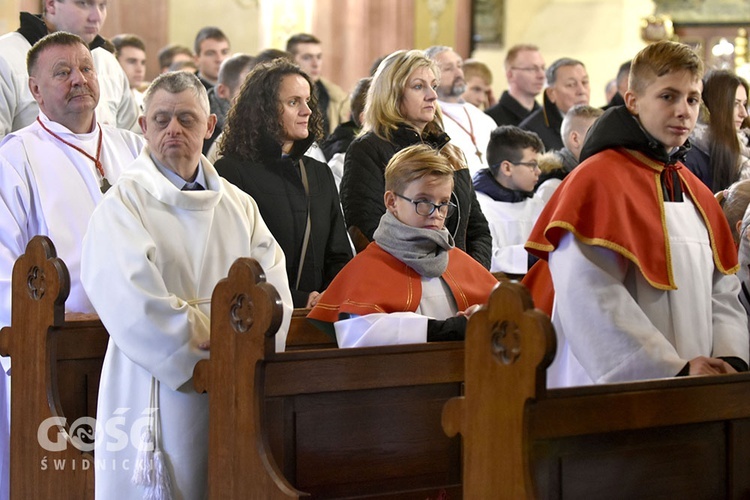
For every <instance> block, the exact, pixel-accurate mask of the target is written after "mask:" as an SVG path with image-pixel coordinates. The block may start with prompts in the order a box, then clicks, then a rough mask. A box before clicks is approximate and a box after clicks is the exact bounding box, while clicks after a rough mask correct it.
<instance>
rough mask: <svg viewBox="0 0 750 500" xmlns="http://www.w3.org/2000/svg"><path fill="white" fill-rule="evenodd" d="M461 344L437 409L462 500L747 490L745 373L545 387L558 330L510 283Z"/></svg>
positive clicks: (749, 439)
mask: <svg viewBox="0 0 750 500" xmlns="http://www.w3.org/2000/svg"><path fill="white" fill-rule="evenodd" d="M467 339H468V340H467V342H466V367H467V369H466V373H465V375H466V382H465V395H464V396H463V397H458V398H454V399H452V400H451V401H450V402H448V403H447V404H446V406H445V408H444V411H443V425H444V428H445V429H446V432H447V433H448V434H449V435H454V434H456V433H461V434H462V437H463V443H464V459H463V487H464V496H465V497H467V498H490V497H491V498H604V497H606V498H642V497H660V498H748V497H750V467H748V465H747V464H749V463H750V399H748V398H747V394H750V374H738V375H731V376H719V377H690V378H680V379H669V380H656V381H645V382H637V383H628V384H612V385H602V386H591V387H579V388H569V389H554V390H547V389H546V379H545V369H546V367H547V366H548V365H549V363H550V362H551V360H552V356H553V354H554V352H555V337H554V334H553V332H552V328H551V325H550V323H549V318H548V317H547V316H546V315H544V314H542V313H541V312H540V311H538V310H534V309H533V305H532V304H531V299H530V297H529V295H528V291H527V290H526V289H525V288H523V287H522V286H520V285H518V284H514V283H503V284H502V285H501V287H499V289H498V290H496V291H495V293H493V296H492V297H491V299H490V304H489V307H488V308H486V309H485V310H483V311H481V312H480V313H477V315H475V317H472V319H471V321H470V323H469V331H468V332H467ZM499 394H502V397H496V396H497V395H499ZM493 396H494V397H493ZM479 408H481V411H478V410H479ZM500 450H502V451H500Z"/></svg>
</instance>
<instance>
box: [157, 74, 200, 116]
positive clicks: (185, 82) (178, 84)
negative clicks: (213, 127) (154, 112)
mask: <svg viewBox="0 0 750 500" xmlns="http://www.w3.org/2000/svg"><path fill="white" fill-rule="evenodd" d="M188 89H189V90H192V91H193V94H195V96H196V97H197V98H198V103H199V104H200V106H201V108H202V109H203V111H205V112H206V116H208V115H209V114H210V113H211V111H210V110H211V108H210V107H209V104H208V94H207V93H206V87H204V86H203V84H202V83H201V81H200V80H199V79H198V77H197V76H195V75H194V74H193V73H188V72H186V71H173V72H170V73H163V74H161V75H159V76H158V77H156V79H155V80H154V81H153V82H151V85H149V87H148V89H147V90H146V95H145V96H144V97H143V112H144V113H148V108H149V105H150V104H151V99H152V98H153V97H154V94H155V93H156V91H157V90H166V91H167V92H169V93H170V94H179V93H180V92H182V91H184V90H188Z"/></svg>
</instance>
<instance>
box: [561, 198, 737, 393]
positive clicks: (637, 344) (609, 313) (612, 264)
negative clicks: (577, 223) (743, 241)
mask: <svg viewBox="0 0 750 500" xmlns="http://www.w3.org/2000/svg"><path fill="white" fill-rule="evenodd" d="M664 207H665V219H666V227H667V233H668V235H669V248H670V250H671V264H672V272H673V275H674V279H675V284H676V285H677V289H676V290H669V291H664V290H658V289H656V288H654V287H652V286H651V285H650V284H649V283H648V282H647V281H646V279H645V278H644V277H643V275H642V274H641V273H640V272H639V271H638V270H637V268H636V267H635V265H633V264H632V263H631V262H630V261H628V260H626V259H625V258H624V257H622V256H620V255H619V254H617V253H615V252H614V251H612V250H609V249H606V248H602V247H599V246H589V245H584V244H582V243H580V242H579V241H578V240H577V239H576V238H575V237H574V236H573V235H572V234H571V233H567V234H565V236H563V238H562V240H561V241H560V244H559V245H558V248H557V249H556V250H555V251H554V252H552V253H550V257H549V266H550V272H551V273H552V280H553V282H554V286H555V304H554V307H553V311H552V322H553V324H554V326H555V331H556V332H557V353H556V355H555V359H554V361H553V362H552V365H551V366H550V367H549V369H548V370H547V385H548V386H549V387H566V386H577V385H589V384H594V383H597V384H600V383H612V382H624V381H632V380H643V379H652V378H665V377H672V376H675V375H677V373H679V372H680V370H682V369H683V367H684V366H685V365H686V364H687V363H688V361H690V360H691V359H693V358H695V357H697V356H711V357H722V356H728V357H729V356H731V357H738V358H741V359H743V360H744V361H745V362H747V361H748V354H750V353H749V351H748V349H749V347H748V346H749V342H748V330H747V318H746V315H745V311H744V309H743V308H742V306H741V305H740V302H739V298H738V294H739V291H740V284H739V280H738V279H737V277H736V276H735V275H724V274H721V273H720V272H719V271H717V270H716V269H715V266H714V261H713V251H712V249H711V245H710V243H709V239H708V232H707V230H706V226H705V224H704V223H703V221H702V219H701V217H700V215H699V214H698V212H697V210H696V208H695V205H693V203H692V202H691V201H690V200H689V199H687V198H686V199H685V201H683V202H681V203H664Z"/></svg>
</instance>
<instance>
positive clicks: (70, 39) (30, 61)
mask: <svg viewBox="0 0 750 500" xmlns="http://www.w3.org/2000/svg"><path fill="white" fill-rule="evenodd" d="M79 43H80V44H81V45H83V46H84V47H86V50H89V46H88V44H87V43H86V42H85V41H84V40H83V38H81V37H80V36H78V35H74V34H73V33H68V32H67V31H55V32H54V33H50V34H49V35H47V36H45V37H43V38H41V39H40V40H39V41H38V42H36V43H35V44H34V46H33V47H31V49H29V51H28V52H27V53H26V72H27V73H28V74H29V75H32V76H33V74H34V71H35V70H36V63H37V62H38V61H39V56H40V55H41V54H42V52H44V51H45V50H46V49H47V48H48V47H55V46H73V45H77V44H79Z"/></svg>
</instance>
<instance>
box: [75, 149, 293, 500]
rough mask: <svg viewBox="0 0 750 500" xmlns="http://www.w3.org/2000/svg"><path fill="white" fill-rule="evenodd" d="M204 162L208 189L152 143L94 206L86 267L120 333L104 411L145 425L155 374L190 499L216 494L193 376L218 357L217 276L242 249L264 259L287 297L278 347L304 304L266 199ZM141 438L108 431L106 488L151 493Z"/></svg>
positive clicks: (168, 440) (124, 494) (100, 486)
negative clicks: (179, 180) (174, 169)
mask: <svg viewBox="0 0 750 500" xmlns="http://www.w3.org/2000/svg"><path fill="white" fill-rule="evenodd" d="M201 164H202V167H203V171H204V175H205V178H206V182H207V184H208V186H207V188H208V189H207V190H205V191H180V190H179V189H178V188H177V187H175V186H174V185H173V184H172V183H171V182H170V181H169V180H168V179H167V178H166V177H164V176H163V175H162V174H160V173H159V172H158V170H157V168H156V166H155V165H154V163H153V161H152V159H151V157H150V151H149V150H148V147H147V148H144V151H143V152H142V153H141V155H140V156H139V157H138V159H137V160H136V161H135V162H134V163H133V164H131V165H130V167H129V168H128V171H127V172H126V173H125V174H124V175H123V176H122V177H121V178H120V181H119V182H118V183H117V184H116V185H115V186H114V187H113V188H112V189H111V190H110V192H108V193H107V196H106V197H105V198H104V200H102V203H101V204H100V206H99V207H98V208H97V210H96V211H95V212H94V214H93V215H92V217H91V222H90V225H89V229H88V232H87V233H86V237H85V239H84V243H83V268H82V271H81V279H82V281H83V285H84V287H85V289H86V291H87V292H88V293H89V296H90V297H91V301H92V303H93V304H94V306H95V307H96V311H97V313H99V316H100V318H101V319H102V322H103V323H104V325H105V326H106V328H107V331H108V332H109V334H110V342H109V346H108V347H107V354H106V356H105V359H104V366H103V368H102V375H101V381H100V390H99V402H98V408H97V420H98V421H100V422H107V421H108V419H110V418H113V417H114V418H121V419H122V422H123V424H122V425H123V428H124V429H128V430H129V429H131V428H133V426H134V425H137V424H136V422H137V421H138V419H139V418H141V417H142V415H143V412H144V411H145V412H148V410H149V407H150V394H151V380H152V377H154V378H155V379H156V380H157V381H158V389H157V393H158V400H159V402H160V407H159V411H158V413H159V415H158V418H159V419H160V422H161V445H162V449H163V451H164V453H165V455H166V457H167V460H168V462H169V463H171V464H172V468H171V472H172V474H173V475H172V481H173V482H172V484H173V486H174V487H175V490H176V491H180V492H182V493H183V494H185V495H186V498H204V497H205V495H206V480H207V472H208V469H207V460H208V441H207V439H208V395H206V394H198V393H196V392H195V390H194V388H193V384H192V377H193V369H194V367H195V364H196V363H197V362H198V361H199V360H200V359H205V358H207V357H208V356H209V352H207V351H203V350H200V349H198V347H197V346H198V344H200V343H202V342H204V341H207V340H208V339H209V335H210V297H211V294H212V292H213V289H214V287H215V286H216V283H217V282H218V281H219V280H220V279H222V278H224V277H226V275H227V273H228V271H229V268H230V266H231V265H232V263H234V261H235V260H236V259H237V258H238V257H253V258H254V259H256V260H257V261H258V262H259V263H260V265H261V267H262V268H263V269H264V271H265V274H266V279H267V281H268V283H270V284H272V285H274V286H275V287H276V289H277V290H278V292H279V295H280V296H281V299H282V301H283V304H284V316H283V321H282V325H281V328H280V329H279V331H278V333H277V335H276V349H277V350H278V351H281V350H283V349H284V345H285V342H286V332H287V331H288V329H289V322H290V319H291V312H292V296H291V292H290V291H289V285H288V281H287V276H286V264H285V259H284V254H283V252H282V251H281V247H280V246H279V245H278V244H277V242H276V240H274V238H273V236H272V235H271V233H270V231H269V230H268V228H267V227H266V225H265V223H264V222H263V219H262V218H261V216H260V212H259V210H258V207H257V205H256V204H255V202H254V201H253V199H252V198H250V196H248V195H247V194H245V193H244V192H242V191H240V190H239V189H237V188H236V187H234V186H233V185H231V184H230V183H229V182H227V181H225V180H224V179H222V178H220V177H219V175H218V174H217V172H216V170H215V169H214V167H213V165H211V164H210V163H209V162H208V160H206V159H205V158H203V159H202V160H201ZM120 409H125V410H124V411H122V410H120ZM136 436H138V434H137V433H136ZM138 444H139V443H138V442H133V441H130V440H128V443H127V445H126V446H125V447H124V449H119V447H118V446H117V445H116V443H115V439H114V438H113V437H107V436H105V438H104V439H97V441H96V457H97V461H99V460H102V461H104V463H106V464H108V465H107V467H106V468H105V469H103V470H101V469H97V471H96V484H95V488H96V497H97V498H118V499H135V498H138V499H140V498H142V495H143V489H142V487H140V486H134V485H133V484H132V483H131V480H130V479H131V476H132V473H133V469H132V464H135V461H136V456H137V452H138ZM125 460H127V461H129V462H128V463H129V464H131V466H130V467H129V468H127V469H126V467H125V466H124V465H123V463H124V462H123V461H125ZM113 461H114V463H115V467H112V466H111V465H109V464H111V463H112V462H113Z"/></svg>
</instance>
